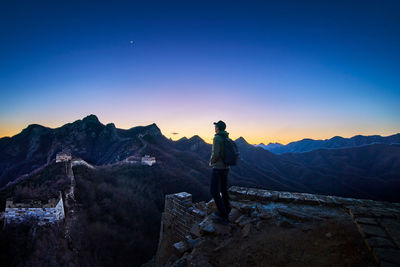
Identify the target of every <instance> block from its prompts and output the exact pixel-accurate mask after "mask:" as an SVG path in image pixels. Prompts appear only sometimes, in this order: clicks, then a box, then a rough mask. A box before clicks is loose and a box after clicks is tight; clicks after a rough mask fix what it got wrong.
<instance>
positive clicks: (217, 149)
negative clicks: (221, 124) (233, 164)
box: [209, 131, 229, 169]
mask: <svg viewBox="0 0 400 267" xmlns="http://www.w3.org/2000/svg"><path fill="white" fill-rule="evenodd" d="M228 135H229V133H227V132H226V131H220V132H219V133H217V134H215V136H214V140H213V145H212V151H211V158H210V164H209V165H210V166H211V167H213V168H214V169H229V166H228V165H225V163H224V161H223V159H222V158H223V156H224V139H225V138H226V137H228Z"/></svg>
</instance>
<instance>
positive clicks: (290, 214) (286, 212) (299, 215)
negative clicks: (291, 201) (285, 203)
mask: <svg viewBox="0 0 400 267" xmlns="http://www.w3.org/2000/svg"><path fill="white" fill-rule="evenodd" d="M276 210H277V211H278V213H279V214H280V215H282V216H284V217H286V218H289V219H292V220H294V221H297V222H306V221H310V220H312V219H313V216H312V215H309V214H306V213H303V212H299V211H296V210H292V209H286V208H277V209H276Z"/></svg>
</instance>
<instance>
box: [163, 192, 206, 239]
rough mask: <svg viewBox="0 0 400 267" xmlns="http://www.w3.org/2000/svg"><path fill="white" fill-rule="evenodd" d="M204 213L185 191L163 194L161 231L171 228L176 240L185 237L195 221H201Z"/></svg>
mask: <svg viewBox="0 0 400 267" xmlns="http://www.w3.org/2000/svg"><path fill="white" fill-rule="evenodd" d="M204 216H205V213H204V212H202V211H200V210H199V209H197V208H196V207H195V206H194V205H193V203H192V195H191V194H189V193H186V192H181V193H176V194H170V195H166V196H165V207H164V212H163V214H162V220H161V228H162V229H161V232H163V230H167V229H168V230H172V231H173V232H174V233H175V235H176V238H177V240H180V239H182V238H184V237H185V235H187V234H188V233H189V231H190V228H191V227H192V225H193V224H194V223H195V222H201V220H202V219H203V218H204Z"/></svg>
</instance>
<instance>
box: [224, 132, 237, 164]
mask: <svg viewBox="0 0 400 267" xmlns="http://www.w3.org/2000/svg"><path fill="white" fill-rule="evenodd" d="M223 161H224V163H225V165H229V166H234V165H237V163H238V161H239V150H238V148H237V146H236V143H235V142H234V141H232V139H230V138H229V137H226V138H224V157H223Z"/></svg>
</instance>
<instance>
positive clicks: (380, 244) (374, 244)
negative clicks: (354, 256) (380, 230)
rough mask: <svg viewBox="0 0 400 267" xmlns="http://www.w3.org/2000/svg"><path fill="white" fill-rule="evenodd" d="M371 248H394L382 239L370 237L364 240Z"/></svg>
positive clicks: (388, 241) (386, 240)
mask: <svg viewBox="0 0 400 267" xmlns="http://www.w3.org/2000/svg"><path fill="white" fill-rule="evenodd" d="M365 241H366V242H367V244H368V246H369V247H371V248H394V247H395V246H394V244H393V243H392V242H391V241H390V240H388V239H386V238H383V237H371V238H368V239H366V240H365Z"/></svg>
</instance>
